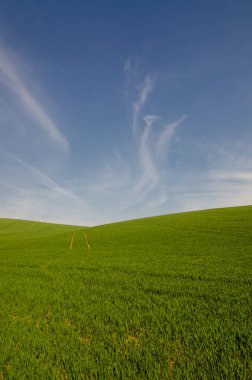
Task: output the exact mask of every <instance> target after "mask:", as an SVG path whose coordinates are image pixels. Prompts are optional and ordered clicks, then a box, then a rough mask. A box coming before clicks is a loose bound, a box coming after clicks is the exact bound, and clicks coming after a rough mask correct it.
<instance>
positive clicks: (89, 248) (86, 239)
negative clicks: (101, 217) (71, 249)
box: [84, 230, 91, 251]
mask: <svg viewBox="0 0 252 380" xmlns="http://www.w3.org/2000/svg"><path fill="white" fill-rule="evenodd" d="M84 236H85V241H86V244H87V247H88V250H89V251H90V250H91V246H90V243H89V241H88V238H87V234H86V231H85V230H84Z"/></svg>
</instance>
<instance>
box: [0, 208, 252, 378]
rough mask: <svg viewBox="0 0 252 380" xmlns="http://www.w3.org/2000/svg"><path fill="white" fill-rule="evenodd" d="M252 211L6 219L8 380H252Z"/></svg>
mask: <svg viewBox="0 0 252 380" xmlns="http://www.w3.org/2000/svg"><path fill="white" fill-rule="evenodd" d="M251 258H252V206H247V207H235V208H226V209H216V210H206V211H197V212H188V213H181V214H173V215H164V216H160V217H153V218H146V219H139V220H133V221H127V222H120V223H114V224H108V225H103V226H97V227H92V228H88V227H80V226H64V225H54V224H47V223H40V222H28V221H20V220H11V219H0V306H1V307H0V379H1V380H3V379H26V380H27V379H214V380H217V379H228V380H230V379H251V378H252V336H251V335H252V334H251V332H252V323H251V306H252V305H251V284H252V266H251V262H252V260H251Z"/></svg>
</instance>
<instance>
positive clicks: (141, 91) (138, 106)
mask: <svg viewBox="0 0 252 380" xmlns="http://www.w3.org/2000/svg"><path fill="white" fill-rule="evenodd" d="M154 84H155V83H154V80H153V79H152V78H151V76H150V75H147V76H146V77H145V79H144V82H143V83H142V84H141V85H140V86H139V88H138V96H137V100H136V101H135V102H134V103H133V124H132V127H133V132H134V134H136V133H137V130H138V121H139V116H140V114H141V111H142V108H143V106H144V104H145V102H146V100H147V99H148V96H149V94H150V93H151V91H152V90H153V88H154Z"/></svg>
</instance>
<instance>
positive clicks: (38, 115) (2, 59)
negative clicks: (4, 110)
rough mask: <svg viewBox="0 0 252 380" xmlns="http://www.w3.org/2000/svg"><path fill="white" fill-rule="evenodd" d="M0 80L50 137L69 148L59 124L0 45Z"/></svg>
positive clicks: (64, 148)
mask: <svg viewBox="0 0 252 380" xmlns="http://www.w3.org/2000/svg"><path fill="white" fill-rule="evenodd" d="M0 80H1V81H2V82H3V83H4V84H5V85H6V86H7V87H8V88H9V89H10V90H11V91H12V92H13V93H14V94H15V95H16V96H17V98H18V99H19V101H20V103H21V104H22V105H23V107H24V109H25V110H26V112H27V114H28V115H29V116H30V117H31V118H33V120H34V121H35V122H36V124H38V125H39V126H40V128H41V129H42V130H43V131H44V132H45V133H46V134H47V136H48V137H49V139H50V140H51V141H53V142H54V143H56V144H57V145H59V146H60V147H61V148H62V149H63V150H64V151H67V150H68V149H69V143H68V141H67V139H66V138H65V136H64V135H63V134H62V133H61V132H60V130H59V128H58V126H57V125H56V124H55V123H54V121H53V120H52V119H51V117H50V116H49V115H48V114H47V112H46V111H45V109H44V108H43V107H42V105H41V104H40V103H39V102H38V100H37V99H36V98H35V97H34V96H33V95H32V94H31V92H30V91H29V89H28V87H27V86H26V85H25V83H24V82H23V80H22V79H21V76H20V74H19V72H18V69H17V68H16V65H15V64H14V63H13V61H12V59H11V58H10V56H9V54H8V53H7V52H6V51H5V49H4V48H3V47H1V46H0Z"/></svg>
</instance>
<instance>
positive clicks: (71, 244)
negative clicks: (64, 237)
mask: <svg viewBox="0 0 252 380" xmlns="http://www.w3.org/2000/svg"><path fill="white" fill-rule="evenodd" d="M74 235H75V232H74V233H73V236H72V240H71V243H70V247H69V250H70V251H71V249H72V246H73V241H74Z"/></svg>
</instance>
